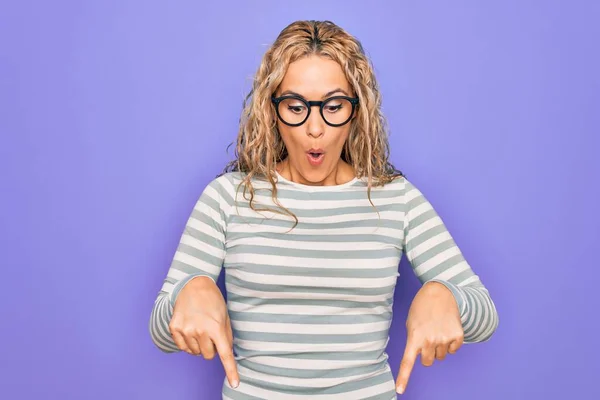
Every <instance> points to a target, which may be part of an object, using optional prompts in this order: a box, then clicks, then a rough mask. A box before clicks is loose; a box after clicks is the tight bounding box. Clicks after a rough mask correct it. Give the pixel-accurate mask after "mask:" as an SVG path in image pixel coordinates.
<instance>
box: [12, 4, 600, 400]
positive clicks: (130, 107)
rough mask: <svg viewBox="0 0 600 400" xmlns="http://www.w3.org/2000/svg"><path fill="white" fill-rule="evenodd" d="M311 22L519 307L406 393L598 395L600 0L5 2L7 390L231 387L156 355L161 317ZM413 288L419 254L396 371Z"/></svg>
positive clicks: (207, 395) (106, 394)
mask: <svg viewBox="0 0 600 400" xmlns="http://www.w3.org/2000/svg"><path fill="white" fill-rule="evenodd" d="M296 19H330V20H332V21H333V22H335V23H337V24H339V25H341V26H342V27H343V28H345V29H347V30H348V31H349V32H351V33H352V34H354V35H356V36H357V37H358V38H359V40H361V41H362V43H363V45H364V46H365V48H366V50H367V52H368V54H369V56H370V57H371V59H372V61H373V63H374V65H375V70H376V74H377V77H378V79H379V82H380V85H381V90H382V92H383V99H384V105H383V107H384V112H385V113H386V115H387V117H388V120H389V125H390V129H391V130H390V132H391V136H390V141H391V149H392V161H393V163H394V164H395V165H396V167H398V168H399V169H401V170H402V171H403V172H405V173H406V174H407V176H408V177H409V179H412V181H413V182H414V183H415V184H416V185H417V186H418V187H419V188H420V189H421V190H422V191H423V192H424V193H425V195H426V196H427V197H428V198H429V200H430V201H431V202H432V204H433V205H434V207H436V209H437V210H438V212H439V213H440V215H441V216H442V218H443V219H444V221H445V222H446V224H447V226H448V228H449V229H450V231H451V233H452V234H453V236H454V238H455V240H456V241H457V243H458V244H459V246H460V247H461V249H462V250H463V253H464V254H465V257H466V258H467V260H468V261H469V263H470V264H471V266H472V267H473V268H474V270H475V271H476V273H478V275H479V276H480V277H481V279H482V281H483V282H484V283H485V284H486V286H487V287H488V288H489V290H490V292H491V294H492V296H493V299H494V301H495V302H496V306H497V309H498V312H499V315H500V326H499V328H498V330H497V332H496V334H495V335H494V336H493V338H492V340H491V341H490V342H486V343H482V344H474V345H466V346H463V347H462V349H461V350H460V351H459V352H458V353H457V354H456V355H454V356H449V357H448V358H447V359H446V360H445V361H443V362H436V363H435V364H434V366H433V367H431V368H426V367H423V366H422V365H421V364H420V363H419V364H418V365H416V367H415V369H414V370H413V374H412V376H411V380H410V382H409V386H408V390H407V393H406V394H405V395H404V396H402V398H406V399H413V400H414V399H460V400H464V399H489V400H492V399H493V400H496V399H497V400H500V399H502V400H505V399H559V398H560V399H563V398H573V399H575V398H576V399H594V398H595V399H597V398H600V387H599V386H598V384H597V380H598V377H599V376H600V367H599V366H598V359H599V357H600V346H598V330H597V328H598V326H599V324H598V322H597V319H598V316H599V315H600V312H599V311H598V305H599V304H598V295H597V293H598V290H597V287H598V278H600V272H599V269H600V265H599V263H598V261H597V260H598V258H597V254H598V248H599V240H600V234H599V231H600V218H599V217H600V213H599V211H598V207H599V205H600V201H599V196H598V181H599V178H598V174H599V173H600V165H599V162H598V159H597V157H598V153H599V151H600V141H599V139H598V135H599V134H600V77H599V75H600V72H599V71H600V54H599V53H600V47H599V44H598V43H599V41H600V25H599V24H598V21H599V20H600V3H599V2H597V1H516V0H510V1H502V2H479V1H454V2H447V1H418V2H417V1H411V2H406V1H402V2H391V1H390V2H369V3H367V2H363V1H360V2H359V1H343V2H341V1H338V2H316V1H315V2H307V1H302V2H283V1H261V2H244V3H241V2H240V3H237V2H232V1H218V2H199V1H185V2H169V3H168V4H167V3H166V2H148V1H139V0H138V1H94V2H93V1H87V2H77V1H70V2H67V1H54V2H42V1H37V2H32V1H18V2H16V1H15V2H11V3H10V4H8V2H6V3H4V4H3V5H2V6H1V7H0V29H1V32H0V101H1V103H0V134H1V141H0V193H1V194H0V196H1V197H0V202H1V204H0V205H1V207H0V251H1V254H2V259H1V262H0V265H1V266H2V278H3V284H2V290H1V291H0V293H1V294H0V296H1V298H0V300H1V301H0V304H1V306H0V313H1V314H0V321H1V322H0V324H1V325H0V326H1V329H0V343H1V346H2V348H1V350H0V365H1V366H0V368H1V369H2V371H4V372H2V374H1V375H0V398H3V399H27V400H29V399H61V400H65V399H90V400H96V399H144V400H151V399H156V400H159V399H160V400H162V399H178V400H184V399H190V400H191V399H218V398H220V389H221V384H222V382H223V377H224V373H223V371H222V367H221V364H220V361H218V359H215V360H212V361H206V360H203V359H201V358H196V357H192V356H189V355H187V354H185V353H179V354H175V355H167V354H163V353H161V352H160V351H159V350H158V349H157V348H155V347H154V345H153V344H152V342H151V340H150V336H149V333H148V319H149V316H150V311H151V308H152V304H153V301H154V299H155V297H156V295H157V293H158V291H159V289H160V286H161V284H162V280H163V279H164V277H165V275H166V272H167V269H168V266H169V263H170V261H171V257H172V256H173V254H174V251H175V248H176V245H177V242H178V240H179V235H180V234H181V231H182V229H183V226H184V224H185V221H186V219H187V217H188V215H189V213H190V212H191V208H192V207H193V204H194V202H195V200H196V199H197V197H198V195H199V193H200V192H201V190H202V189H203V187H204V186H205V185H206V184H207V183H208V182H209V181H210V180H211V179H212V178H213V177H214V176H215V175H216V174H218V173H219V172H220V171H221V170H222V168H223V167H224V165H225V163H226V162H227V161H229V160H231V159H232V157H233V148H231V149H230V150H229V152H228V153H227V152H226V147H227V145H228V144H229V143H231V142H232V141H233V140H234V139H235V136H236V134H237V123H238V118H239V114H240V111H241V103H242V99H243V97H244V95H245V94H246V93H247V92H248V90H249V88H250V82H251V79H252V75H253V74H254V72H255V70H256V68H257V66H258V64H259V62H260V59H261V57H262V55H263V53H264V51H265V50H266V49H267V46H268V45H269V44H270V43H272V41H273V40H274V39H275V37H276V36H277V34H278V33H279V32H280V30H281V29H283V28H284V27H285V26H286V25H287V24H289V23H290V22H292V21H293V20H296ZM219 283H220V285H221V287H222V284H223V276H221V279H220V281H219ZM418 287H419V285H418V281H417V279H416V278H415V276H414V275H413V274H412V272H411V271H410V267H409V265H408V264H407V263H406V260H403V261H402V263H401V277H400V279H399V281H398V288H397V291H396V298H395V301H396V304H395V317H394V322H393V325H392V329H391V341H390V344H389V347H388V352H389V354H390V364H391V366H392V369H393V371H394V376H396V374H397V370H398V367H399V363H400V358H401V355H402V352H403V350H404V343H405V337H406V335H405V329H404V321H405V317H406V313H407V311H408V307H409V305H410V301H411V300H412V298H413V296H414V295H415V293H416V291H417V290H418Z"/></svg>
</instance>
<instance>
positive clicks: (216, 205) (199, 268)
mask: <svg viewBox="0 0 600 400" xmlns="http://www.w3.org/2000/svg"><path fill="white" fill-rule="evenodd" d="M221 183H222V180H221V179H219V178H217V179H215V180H213V181H212V182H210V183H209V184H208V185H207V186H206V188H205V189H204V190H203V192H202V194H201V195H200V198H199V199H198V200H197V202H196V204H195V206H194V209H193V210H192V213H191V215H190V216H189V218H188V220H187V223H186V225H185V229H184V231H183V233H182V235H181V238H180V241H179V245H178V246H177V250H176V251H175V255H174V257H173V260H172V262H171V266H170V268H169V270H168V272H167V276H166V278H165V280H164V282H163V285H162V288H161V290H160V292H159V293H158V296H157V298H156V301H155V303H154V307H153V309H152V313H151V316H150V323H149V330H150V336H151V338H152V341H153V342H154V344H155V345H156V346H157V347H158V348H159V349H160V350H162V351H163V352H165V353H174V352H179V351H180V350H179V348H178V347H177V346H176V344H175V342H174V341H173V338H172V336H171V334H170V332H169V323H170V321H171V317H172V316H173V307H174V305H175V301H176V300H177V295H178V294H179V293H180V291H181V289H183V287H184V286H185V285H186V284H187V283H188V282H189V281H190V280H192V279H193V278H195V277H198V276H208V277H210V278H211V279H212V280H213V281H215V282H216V281H217V279H218V277H219V274H220V273H221V268H222V265H223V259H224V257H225V232H226V217H225V212H224V205H225V206H226V204H224V200H223V195H222V193H223V187H222V186H221Z"/></svg>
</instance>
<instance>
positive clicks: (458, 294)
mask: <svg viewBox="0 0 600 400" xmlns="http://www.w3.org/2000/svg"><path fill="white" fill-rule="evenodd" d="M429 282H438V283H441V284H442V285H444V286H446V287H447V288H448V290H450V292H452V295H453V296H454V299H455V300H456V304H457V305H458V311H459V314H460V316H461V318H462V317H463V315H464V313H465V306H466V299H465V296H464V294H463V293H462V291H461V290H460V288H459V287H458V286H456V285H455V284H453V283H450V282H448V281H445V280H442V279H431V280H430V281H427V283H429Z"/></svg>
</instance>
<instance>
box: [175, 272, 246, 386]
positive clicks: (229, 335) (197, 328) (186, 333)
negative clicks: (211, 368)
mask: <svg viewBox="0 0 600 400" xmlns="http://www.w3.org/2000/svg"><path fill="white" fill-rule="evenodd" d="M169 330H170V331H171V335H172V336H173V340H174V341H175V344H176V345H177V347H179V348H180V349H181V350H183V351H185V352H187V353H189V354H193V355H202V356H203V357H204V358H205V359H207V360H211V359H212V358H213V357H214V356H215V351H216V352H218V353H219V357H220V359H221V363H222V364H223V368H224V369H225V374H226V375H227V379H228V380H229V384H230V385H231V386H232V387H234V388H235V387H237V386H238V384H239V381H240V378H239V375H238V371H237V366H236V363H235V359H234V356H233V332H232V329H231V321H230V320H229V314H228V313H227V306H226V304H225V299H224V298H223V295H222V294H221V290H220V289H219V287H218V286H217V285H216V284H215V283H214V281H213V280H212V279H210V278H209V277H205V276H199V277H196V278H193V279H192V280H191V281H189V282H188V283H187V284H186V285H185V286H184V287H183V289H181V291H180V292H179V294H178V296H177V300H176V302H175V306H174V308H173V317H172V318H171V322H170V323H169Z"/></svg>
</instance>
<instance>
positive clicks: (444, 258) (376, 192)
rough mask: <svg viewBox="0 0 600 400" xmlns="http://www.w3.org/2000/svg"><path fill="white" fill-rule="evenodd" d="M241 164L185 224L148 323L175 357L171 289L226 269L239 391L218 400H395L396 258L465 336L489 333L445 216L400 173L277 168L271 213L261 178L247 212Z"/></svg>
mask: <svg viewBox="0 0 600 400" xmlns="http://www.w3.org/2000/svg"><path fill="white" fill-rule="evenodd" d="M241 178H242V175H241V173H239V172H228V173H225V174H223V175H221V176H219V177H217V178H215V179H213V180H212V181H211V182H210V183H209V184H208V185H207V186H206V187H205V188H204V190H203V192H202V194H201V195H200V197H199V199H198V201H197V203H196V204H195V207H194V209H193V211H192V213H191V215H190V217H189V219H188V221H187V224H186V227H185V230H184V232H183V234H182V236H181V240H180V243H179V246H178V248H177V250H176V252H175V255H174V257H173V261H172V264H171V266H170V268H169V270H168V273H167V276H166V279H165V281H164V283H163V286H162V288H161V290H160V292H159V294H158V297H157V299H156V302H155V304H154V308H153V310H152V313H151V319H150V324H149V325H150V326H149V329H150V334H151V337H152V340H153V341H154V343H155V344H156V346H157V347H158V348H159V349H161V350H162V351H164V352H168V353H171V352H177V351H180V350H179V349H178V348H177V346H176V345H175V343H174V341H173V339H172V337H171V335H170V333H169V327H168V325H169V322H170V319H171V316H172V313H173V306H174V304H175V301H176V299H177V295H178V293H179V292H180V291H181V289H182V288H183V286H184V285H185V284H186V283H187V282H189V281H190V280H191V279H192V278H194V277H196V276H209V277H211V278H212V279H213V280H214V281H216V280H217V278H218V276H219V274H220V273H221V270H222V269H224V270H225V287H226V298H227V308H228V311H229V315H230V319H231V323H232V329H233V336H234V342H233V350H234V356H235V359H236V363H237V366H238V372H239V376H240V385H239V387H238V388H237V389H233V388H231V387H230V386H229V383H228V381H227V379H226V378H225V379H224V382H223V389H222V396H223V399H232V400H245V399H269V400H277V399H286V400H287V399H306V398H311V399H323V400H324V399H328V400H331V399H342V398H343V399H344V400H352V399H382V400H390V399H395V398H396V392H395V379H394V376H393V374H392V371H391V368H390V365H389V362H388V355H387V353H386V346H387V344H388V341H389V328H390V324H391V321H392V305H393V297H394V289H395V285H396V282H397V279H398V276H399V272H398V264H399V262H400V259H401V257H402V254H406V257H407V258H408V261H409V262H410V265H411V267H412V269H413V271H414V273H415V275H416V276H417V278H418V279H419V280H420V282H421V283H425V282H427V281H436V282H440V283H442V284H443V285H445V286H446V287H447V288H448V289H450V291H451V292H452V294H453V295H454V298H455V299H456V301H457V304H458V309H459V311H460V316H461V321H462V325H463V329H464V334H465V337H464V343H475V342H483V341H486V340H488V339H489V338H490V337H491V335H492V334H493V332H494V331H495V329H496V327H497V325H498V315H497V312H496V309H495V306H494V303H493V301H492V300H491V298H490V296H489V293H488V291H487V289H486V288H485V287H484V285H483V284H482V282H481V281H480V279H479V277H478V276H477V275H476V274H475V273H474V272H473V270H472V269H471V267H470V265H469V264H468V263H467V261H466V260H465V258H464V257H463V255H462V253H461V251H460V249H459V248H458V247H457V245H456V243H455V242H454V240H453V238H452V237H451V235H450V233H449V232H448V231H447V229H446V227H445V225H444V223H443V221H442V220H441V218H440V217H439V215H438V214H437V213H436V211H435V210H434V209H433V207H432V205H431V204H430V203H429V201H428V200H427V199H426V198H425V197H424V195H423V194H422V193H421V192H420V191H419V190H418V189H417V188H416V187H415V186H414V185H413V184H412V183H411V182H410V181H408V180H407V178H406V177H399V178H396V179H395V180H394V181H392V182H391V183H388V184H386V185H384V186H382V187H373V188H372V191H371V200H372V202H373V205H374V206H375V208H374V207H373V206H372V205H371V203H370V202H369V199H368V197H367V183H366V178H360V179H359V178H354V179H353V180H351V181H349V182H347V183H344V184H341V185H334V186H309V185H303V184H300V183H296V182H292V181H290V180H287V179H285V178H284V177H283V176H281V175H279V174H277V198H278V199H279V201H280V203H281V205H283V206H284V207H286V208H287V209H288V210H290V211H291V212H293V213H294V214H295V215H296V217H297V218H298V225H297V226H296V227H294V228H293V229H291V228H292V227H293V225H294V223H295V221H294V219H293V217H291V216H289V215H285V214H279V213H276V212H274V211H271V210H273V209H279V210H281V209H280V208H278V207H277V205H276V203H274V202H273V200H272V198H271V189H270V185H269V183H268V182H266V181H264V180H259V179H255V180H253V187H254V188H255V190H256V194H255V198H254V204H255V206H257V207H259V208H268V209H269V210H267V211H254V210H252V209H251V208H250V205H249V201H248V199H246V198H244V195H243V189H242V188H239V190H236V189H238V185H239V184H240V183H241Z"/></svg>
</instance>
